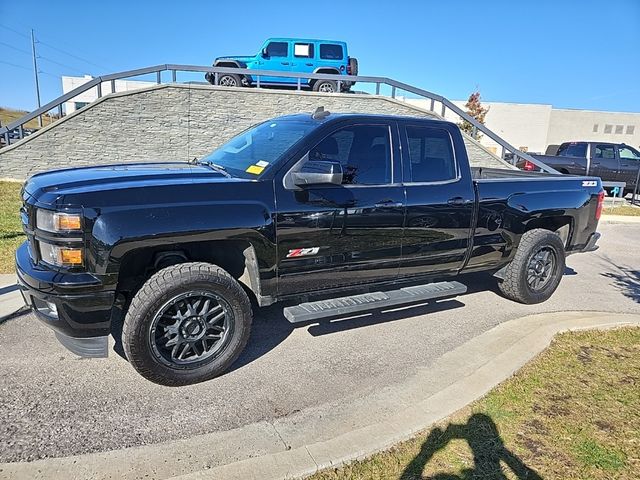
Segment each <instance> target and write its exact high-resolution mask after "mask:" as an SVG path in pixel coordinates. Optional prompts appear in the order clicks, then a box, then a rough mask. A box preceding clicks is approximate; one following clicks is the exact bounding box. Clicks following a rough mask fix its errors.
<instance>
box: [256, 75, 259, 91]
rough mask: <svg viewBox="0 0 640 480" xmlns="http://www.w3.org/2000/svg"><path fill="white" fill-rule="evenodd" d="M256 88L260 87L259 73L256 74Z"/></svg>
mask: <svg viewBox="0 0 640 480" xmlns="http://www.w3.org/2000/svg"><path fill="white" fill-rule="evenodd" d="M256 88H260V75H256Z"/></svg>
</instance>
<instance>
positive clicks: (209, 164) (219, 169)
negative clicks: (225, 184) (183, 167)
mask: <svg viewBox="0 0 640 480" xmlns="http://www.w3.org/2000/svg"><path fill="white" fill-rule="evenodd" d="M193 163H196V164H198V165H206V166H207V167H209V168H211V169H212V170H215V171H216V172H218V173H221V174H222V175H224V176H225V177H227V178H231V174H230V173H229V172H227V169H226V168H224V167H223V166H222V165H218V164H216V163H213V162H202V161H200V160H198V159H197V158H194V159H193Z"/></svg>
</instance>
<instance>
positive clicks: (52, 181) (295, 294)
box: [16, 109, 603, 385]
mask: <svg viewBox="0 0 640 480" xmlns="http://www.w3.org/2000/svg"><path fill="white" fill-rule="evenodd" d="M22 195H23V202H24V203H23V207H22V210H21V217H22V223H23V227H24V231H25V232H26V234H27V237H28V240H27V241H26V242H25V243H24V244H22V246H21V247H20V248H19V249H18V251H17V253H16V265H17V274H18V283H19V285H20V286H21V291H22V292H23V295H24V297H25V301H26V303H27V304H28V305H29V306H30V307H31V308H32V309H33V312H34V313H35V315H36V316H37V317H38V318H39V319H40V320H42V321H43V322H45V323H46V324H47V325H49V326H50V327H51V328H52V329H53V330H54V331H55V333H56V335H57V337H58V338H59V340H60V341H61V342H62V343H63V344H64V345H65V346H66V347H67V348H69V349H70V350H72V351H73V352H75V353H77V354H79V355H83V356H106V354H107V351H108V346H107V338H108V336H109V335H110V334H111V332H112V323H114V322H116V321H118V320H119V319H123V325H122V345H123V348H124V352H125V353H126V356H127V358H128V360H129V361H130V363H131V364H132V365H133V366H134V367H135V368H136V369H137V370H138V372H140V373H141V374H142V375H143V376H145V377H146V378H148V379H149V380H151V381H154V382H157V383H161V384H165V385H184V384H189V383H194V382H199V381H202V380H206V379H210V378H213V377H215V376H217V375H220V374H222V373H223V372H224V371H225V370H226V369H227V368H229V366H230V365H231V364H232V362H233V361H234V360H235V359H236V358H237V357H238V355H239V354H240V352H241V351H242V350H243V348H244V346H245V344H246V342H247V339H248V337H249V331H250V327H251V320H252V309H253V308H252V305H254V306H256V307H257V306H265V305H270V304H272V303H274V302H277V301H285V300H286V301H289V302H290V303H293V305H290V306H288V307H286V308H285V309H284V315H285V317H286V318H287V319H288V320H289V321H291V322H294V323H296V322H308V321H317V320H318V319H321V318H328V317H335V316H341V315H349V314H353V313H354V312H356V311H362V310H375V309H381V308H385V307H391V306H393V305H398V304H408V303H412V302H424V301H427V300H433V299H436V298H444V297H452V296H456V295H460V294H462V293H464V292H465V291H466V287H465V286H464V285H462V284H461V283H459V282H457V281H454V280H453V278H454V277H455V276H456V275H458V274H459V273H461V272H472V271H480V270H482V271H488V272H490V273H493V274H494V275H495V276H496V277H497V281H498V282H499V284H500V289H501V290H502V292H503V293H504V295H505V296H506V297H508V298H510V299H513V300H515V301H518V302H523V303H529V304H531V303H537V302H542V301H545V300H546V299H548V298H549V297H550V296H551V295H552V293H553V292H554V291H555V289H556V287H557V286H558V284H559V282H560V279H561V278H562V275H563V272H564V269H565V256H566V255H568V254H572V253H576V252H588V251H591V250H594V249H596V248H597V246H596V242H597V240H598V238H599V234H598V233H597V232H596V227H597V224H598V219H599V216H600V212H601V209H602V201H603V190H602V186H601V183H600V180H599V179H597V178H587V177H566V176H561V175H546V174H540V173H536V172H521V171H517V170H513V171H510V170H491V169H471V168H470V167H469V161H468V158H467V152H466V150H465V144H464V142H463V139H462V136H461V134H460V131H459V129H458V127H457V126H456V125H454V124H452V123H448V122H444V121H439V120H430V119H424V118H411V117H394V116H377V115H360V114H329V112H326V111H322V110H321V109H318V110H317V111H316V112H315V113H314V114H312V115H309V114H297V115H291V116H284V117H280V118H276V119H273V120H269V121H266V122H264V123H261V124H259V125H257V126H255V127H253V128H251V129H249V130H247V131H245V132H244V133H241V134H240V135H238V136H237V137H235V138H233V139H232V140H230V141H229V142H228V143H226V144H224V145H223V146H221V147H220V148H218V149H217V150H215V151H214V152H213V153H211V154H210V155H208V156H206V157H204V158H202V159H200V160H197V161H192V162H184V163H141V164H123V165H112V166H101V167H88V168H76V169H67V170H58V171H51V172H47V173H42V174H37V175H34V176H33V177H31V178H30V179H29V180H28V181H27V182H26V184H25V186H24V189H23V193H22ZM435 280H437V281H436V282H434V281H435ZM319 296H321V299H318V298H319ZM296 303H297V304H296Z"/></svg>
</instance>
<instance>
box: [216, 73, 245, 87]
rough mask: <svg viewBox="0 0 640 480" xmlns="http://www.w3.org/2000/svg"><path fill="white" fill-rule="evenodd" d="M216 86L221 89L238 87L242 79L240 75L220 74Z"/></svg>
mask: <svg viewBox="0 0 640 480" xmlns="http://www.w3.org/2000/svg"><path fill="white" fill-rule="evenodd" d="M218 85H219V86H221V87H240V86H241V85H242V79H241V78H240V75H236V74H235V73H221V74H220V77H218Z"/></svg>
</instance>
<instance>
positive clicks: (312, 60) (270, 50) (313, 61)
mask: <svg viewBox="0 0 640 480" xmlns="http://www.w3.org/2000/svg"><path fill="white" fill-rule="evenodd" d="M213 66H214V67H228V68H244V69H252V70H271V71H278V72H298V73H326V74H331V75H345V76H348V75H352V76H353V75H357V73H358V72H357V70H358V62H357V60H356V59H355V58H353V57H349V54H348V51H347V44H346V43H345V42H341V41H334V40H314V39H302V38H269V39H267V40H265V42H264V43H263V44H262V47H260V49H259V51H258V53H256V54H255V55H253V56H225V57H218V58H216V59H215V61H214V62H213ZM205 78H206V80H207V81H208V82H209V83H211V84H212V85H214V84H217V85H222V86H228V87H235V86H240V85H242V86H257V85H258V77H257V76H255V75H240V74H234V73H219V74H218V79H217V83H216V78H215V74H214V73H211V72H208V73H207V74H206V75H205ZM340 83H341V85H340V90H348V89H349V88H350V87H351V86H352V85H353V84H354V83H355V82H353V81H348V80H346V79H345V81H344V82H340ZM259 84H260V86H297V84H298V78H297V77H282V76H260V79H259ZM337 84H338V82H336V81H334V80H313V79H309V78H302V79H301V86H302V87H305V88H311V89H313V90H315V91H320V92H336V91H338V85H337Z"/></svg>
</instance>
